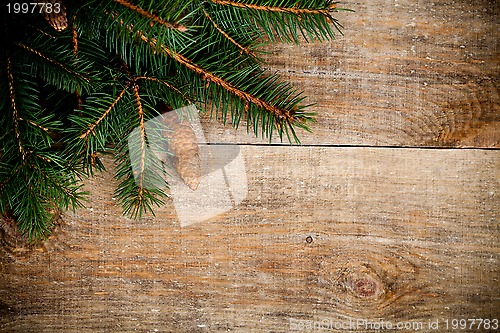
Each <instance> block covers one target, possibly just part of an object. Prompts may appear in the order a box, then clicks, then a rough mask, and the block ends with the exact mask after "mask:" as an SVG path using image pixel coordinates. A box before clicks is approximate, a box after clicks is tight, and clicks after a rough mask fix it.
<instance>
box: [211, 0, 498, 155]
mask: <svg viewBox="0 0 500 333" xmlns="http://www.w3.org/2000/svg"><path fill="white" fill-rule="evenodd" d="M341 5H342V6H344V7H346V8H352V9H355V10H356V12H355V13H345V12H342V13H338V14H337V15H336V16H337V17H339V19H340V21H341V23H342V24H343V25H344V26H345V29H344V36H340V37H339V38H338V39H337V40H336V41H333V42H327V43H314V44H301V45H299V46H295V45H282V44H279V45H276V46H275V47H273V48H271V49H270V50H269V52H271V54H270V55H269V56H266V58H265V59H266V61H267V62H268V63H269V64H270V69H271V70H272V71H278V72H279V73H281V74H282V75H284V77H285V78H286V79H288V80H290V81H292V82H294V83H295V85H296V86H297V88H299V89H300V90H304V91H305V94H306V95H307V96H309V97H310V98H309V99H308V101H309V102H311V103H316V105H315V106H314V107H312V108H311V110H312V111H315V112H317V113H318V123H317V124H315V125H313V126H312V129H313V133H312V134H307V133H301V141H302V143H304V144H336V145H369V146H371V145H377V146H453V147H461V146H468V147H499V146H500V125H499V123H500V107H499V105H500V94H499V90H498V87H499V83H500V79H499V75H500V2H498V1H485V0H479V1H466V0H459V1H451V0H447V1H442V0H441V1H395V0H370V1H345V2H342V3H341ZM206 131H207V132H208V133H209V134H208V137H209V138H210V139H211V140H213V141H230V142H255V141H256V140H255V139H254V138H253V137H252V136H251V135H247V134H246V128H245V126H243V128H241V129H240V130H238V131H236V132H234V131H230V130H228V129H227V128H223V127H222V126H217V125H215V126H214V124H207V125H206Z"/></svg>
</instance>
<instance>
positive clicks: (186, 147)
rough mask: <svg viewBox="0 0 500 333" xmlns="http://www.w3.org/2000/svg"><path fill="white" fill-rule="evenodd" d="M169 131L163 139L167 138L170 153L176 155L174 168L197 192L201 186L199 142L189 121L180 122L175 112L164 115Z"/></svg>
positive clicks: (164, 134) (167, 130)
mask: <svg viewBox="0 0 500 333" xmlns="http://www.w3.org/2000/svg"><path fill="white" fill-rule="evenodd" d="M163 119H164V122H163V123H164V124H165V125H166V126H167V129H166V130H164V131H163V137H165V138H167V140H168V146H169V149H170V152H171V153H172V154H173V155H174V156H173V159H174V166H175V169H176V171H177V173H178V174H179V176H180V177H181V178H182V180H183V181H184V183H185V184H186V185H187V186H188V187H189V188H190V189H191V190H193V191H194V190H196V189H197V188H198V185H199V184H200V177H201V166H200V164H201V162H200V153H199V148H198V141H197V139H196V135H195V133H194V132H193V129H192V128H191V126H190V125H189V122H188V121H187V120H182V121H181V120H180V119H179V117H178V116H177V114H176V113H175V112H169V113H167V114H164V118H163Z"/></svg>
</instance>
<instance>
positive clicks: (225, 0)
mask: <svg viewBox="0 0 500 333" xmlns="http://www.w3.org/2000/svg"><path fill="white" fill-rule="evenodd" d="M210 2H211V3H213V4H215V5H222V6H232V7H238V8H246V9H254V10H258V11H266V12H276V13H289V14H295V15H298V16H300V15H318V14H319V15H328V14H329V13H330V12H331V11H332V10H335V9H336V8H337V4H336V3H332V4H331V5H330V6H329V7H328V8H327V9H309V8H290V7H273V6H263V5H254V4H247V3H242V2H235V1H230V0H210Z"/></svg>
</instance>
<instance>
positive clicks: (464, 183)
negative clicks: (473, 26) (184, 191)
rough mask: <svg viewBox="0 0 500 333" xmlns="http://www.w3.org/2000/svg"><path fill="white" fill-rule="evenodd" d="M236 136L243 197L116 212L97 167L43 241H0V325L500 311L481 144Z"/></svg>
mask: <svg viewBox="0 0 500 333" xmlns="http://www.w3.org/2000/svg"><path fill="white" fill-rule="evenodd" d="M242 152H243V154H244V156H245V163H246V170H247V173H248V189H249V192H248V196H247V198H246V199H245V200H244V201H243V202H242V204H241V205H240V206H239V207H237V209H235V210H232V211H230V212H228V213H225V214H223V215H220V216H218V217H216V218H213V219H211V220H210V221H207V222H203V223H198V224H194V225H191V226H187V227H180V226H179V223H178V221H177V219H176V216H175V214H174V213H173V208H172V205H171V204H167V205H166V206H165V207H164V208H163V209H161V210H160V211H159V212H158V216H157V217H156V218H146V219H144V220H142V221H140V222H137V221H131V220H128V219H125V218H122V217H120V215H119V211H120V210H119V208H118V207H117V206H116V205H115V201H114V200H113V197H112V187H111V186H110V184H111V183H112V178H111V174H110V173H106V174H103V175H100V176H98V177H96V178H95V179H94V180H92V181H91V182H88V183H87V188H88V189H89V190H90V191H91V192H92V194H93V195H92V197H91V198H90V200H91V201H90V202H89V205H88V208H87V209H82V210H79V211H78V212H77V213H76V214H74V215H73V214H69V213H67V214H65V215H64V218H63V220H64V223H63V224H62V225H61V226H60V227H59V229H58V231H57V232H56V233H55V234H54V236H53V237H52V238H51V239H49V240H48V241H46V242H45V244H44V246H43V247H40V248H38V250H35V251H32V252H29V253H23V252H22V251H20V250H19V249H17V250H15V251H14V250H11V252H4V253H2V255H1V264H2V270H1V273H0V281H1V283H2V284H1V288H0V299H1V300H2V303H1V309H0V311H1V315H2V319H1V320H0V332H33V331H36V332H73V331H74V332H93V331H108V332H133V331H138V332H154V331H156V330H158V331H160V332H222V331H228V330H229V331H235V332H288V331H290V326H289V325H290V319H297V320H298V319H301V320H322V319H328V320H331V321H332V322H333V321H336V322H345V321H347V320H349V319H353V320H356V319H369V320H377V318H382V319H383V320H385V321H386V322H387V321H391V322H393V323H396V322H398V321H405V322H407V321H410V322H423V323H424V324H425V325H426V323H427V322H428V320H430V319H431V320H440V321H441V325H443V320H444V319H450V320H451V319H452V318H498V317H499V316H500V311H499V310H500V299H499V296H500V284H499V283H498V278H499V273H500V265H499V261H500V245H499V240H500V231H499V224H498V221H499V213H500V207H499V200H498V188H499V187H498V185H499V179H500V178H499V177H498V176H499V170H500V155H499V154H498V152H497V151H490V150H463V149H461V150H457V149H454V150H427V149H382V148H315V147H294V148H289V149H282V148H281V147H245V148H244V149H242ZM308 237H310V238H308ZM4 251H5V249H4ZM441 327H442V326H441ZM342 331H343V332H354V331H356V330H351V329H346V330H342ZM358 331H364V330H363V329H361V330H358ZM418 331H419V332H431V331H432V330H428V329H425V326H424V327H423V328H422V329H421V330H418ZM439 331H440V332H443V331H446V330H444V329H443V328H441V329H440V330H439ZM450 331H451V330H450ZM464 331H470V332H473V331H476V332H477V330H464Z"/></svg>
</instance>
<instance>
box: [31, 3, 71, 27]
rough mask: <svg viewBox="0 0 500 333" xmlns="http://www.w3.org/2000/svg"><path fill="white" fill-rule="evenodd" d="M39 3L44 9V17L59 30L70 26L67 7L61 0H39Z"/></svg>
mask: <svg viewBox="0 0 500 333" xmlns="http://www.w3.org/2000/svg"><path fill="white" fill-rule="evenodd" d="M37 3H38V4H39V5H38V6H40V7H41V9H42V15H43V17H44V18H45V19H46V20H47V22H49V24H50V25H51V26H52V28H54V29H56V30H57V31H63V30H65V29H66V28H67V27H68V18H67V17H66V7H64V5H63V4H62V1H61V0H39V1H38V2H37ZM42 4H44V5H42ZM48 4H49V5H50V7H49V6H48ZM42 6H43V7H42ZM49 8H50V9H49Z"/></svg>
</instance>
